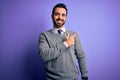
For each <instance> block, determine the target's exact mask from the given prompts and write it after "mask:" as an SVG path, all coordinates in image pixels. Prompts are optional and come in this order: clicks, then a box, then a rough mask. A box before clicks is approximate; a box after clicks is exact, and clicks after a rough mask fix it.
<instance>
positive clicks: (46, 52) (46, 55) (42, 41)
mask: <svg viewBox="0 0 120 80" xmlns="http://www.w3.org/2000/svg"><path fill="white" fill-rule="evenodd" d="M38 46H39V54H40V56H41V58H42V59H43V61H44V62H47V61H49V60H52V59H55V58H57V57H58V56H59V55H60V54H61V51H62V50H65V49H66V46H65V45H64V43H63V42H62V43H60V44H58V45H56V46H54V47H50V46H49V41H48V39H47V37H46V35H45V33H41V34H40V36H39V39H38Z"/></svg>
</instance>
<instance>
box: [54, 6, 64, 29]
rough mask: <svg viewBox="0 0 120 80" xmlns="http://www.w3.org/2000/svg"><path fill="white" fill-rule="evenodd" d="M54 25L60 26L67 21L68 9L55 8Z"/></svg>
mask: <svg viewBox="0 0 120 80" xmlns="http://www.w3.org/2000/svg"><path fill="white" fill-rule="evenodd" d="M52 19H53V24H54V27H56V28H60V27H62V26H63V25H64V24H65V21H66V10H65V9H64V8H55V12H54V14H53V15H52Z"/></svg>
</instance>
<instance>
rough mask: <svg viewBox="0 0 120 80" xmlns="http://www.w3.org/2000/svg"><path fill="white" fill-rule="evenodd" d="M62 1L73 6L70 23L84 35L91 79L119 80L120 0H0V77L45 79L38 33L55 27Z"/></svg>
mask: <svg viewBox="0 0 120 80" xmlns="http://www.w3.org/2000/svg"><path fill="white" fill-rule="evenodd" d="M59 2H63V3H65V4H66V5H67V7H68V10H69V12H68V17H67V22H66V24H65V25H66V27H67V28H69V29H71V30H74V31H76V32H78V33H79V35H80V38H81V42H82V45H83V47H84V50H85V52H86V56H87V63H88V70H89V80H120V69H119V68H120V62H119V58H120V36H119V34H120V32H119V30H120V1H119V0H74V1H69V0H68V1H67V0H64V1H62V0H57V1H52V0H43V1H42V0H29V1H27V0H26V1H25V0H0V80H44V79H45V72H44V71H45V70H44V66H43V62H42V60H41V58H40V57H39V54H38V49H37V48H38V36H39V34H40V32H43V31H46V30H48V29H50V28H52V20H51V11H52V8H53V6H54V5H55V4H56V3H59ZM79 80H80V78H79Z"/></svg>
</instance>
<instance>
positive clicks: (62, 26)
mask: <svg viewBox="0 0 120 80" xmlns="http://www.w3.org/2000/svg"><path fill="white" fill-rule="evenodd" d="M63 27H64V26H61V27H59V28H57V27H55V26H54V28H57V29H59V30H61V29H62V28H63Z"/></svg>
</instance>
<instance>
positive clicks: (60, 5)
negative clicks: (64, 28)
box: [52, 3, 68, 16]
mask: <svg viewBox="0 0 120 80" xmlns="http://www.w3.org/2000/svg"><path fill="white" fill-rule="evenodd" d="M58 7H59V8H64V9H65V10H66V15H67V13H68V10H67V7H66V5H65V4H63V3H58V4H56V5H55V6H54V8H53V10H52V16H53V14H54V12H55V8H58Z"/></svg>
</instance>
